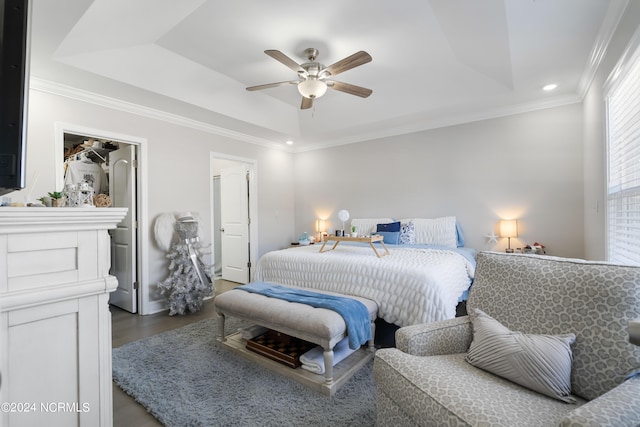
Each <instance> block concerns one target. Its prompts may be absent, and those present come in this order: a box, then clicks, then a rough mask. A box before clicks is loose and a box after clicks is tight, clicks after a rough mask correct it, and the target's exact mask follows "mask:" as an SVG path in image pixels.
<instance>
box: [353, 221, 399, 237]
mask: <svg viewBox="0 0 640 427" xmlns="http://www.w3.org/2000/svg"><path fill="white" fill-rule="evenodd" d="M390 222H394V220H393V218H353V219H352V220H351V226H352V227H353V226H354V225H355V227H356V231H357V232H358V234H360V235H363V236H366V235H371V234H375V232H376V231H377V227H376V226H377V225H378V224H388V223H390ZM348 232H351V229H349V230H348Z"/></svg>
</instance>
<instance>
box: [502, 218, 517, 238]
mask: <svg viewBox="0 0 640 427" xmlns="http://www.w3.org/2000/svg"><path fill="white" fill-rule="evenodd" d="M500 237H518V221H517V220H515V219H503V220H500Z"/></svg>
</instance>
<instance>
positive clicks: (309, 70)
mask: <svg viewBox="0 0 640 427" xmlns="http://www.w3.org/2000/svg"><path fill="white" fill-rule="evenodd" d="M264 53H266V54H267V55H269V56H270V57H272V58H273V59H275V60H276V61H279V62H281V63H282V64H284V65H286V66H287V67H289V68H290V69H292V70H293V71H295V72H296V73H297V74H298V80H289V81H284V82H277V83H268V84H264V85H258V86H250V87H248V88H247V90H248V91H254V90H261V89H267V88H271V87H276V86H284V85H297V86H298V92H300V95H302V104H301V105H300V109H302V110H306V109H308V108H311V107H312V106H313V100H314V99H317V98H320V97H321V96H322V95H324V94H325V93H326V92H327V88H330V89H334V90H338V91H340V92H344V93H348V94H351V95H356V96H359V97H362V98H366V97H368V96H369V95H371V93H373V91H372V90H371V89H367V88H365V87H362V86H356V85H352V84H349V83H343V82H337V81H335V80H331V79H332V78H333V77H334V76H336V75H338V74H340V73H344V72H345V71H348V70H350V69H352V68H355V67H358V66H360V65H363V64H366V63H367V62H371V59H372V58H371V55H369V54H368V53H367V52H365V51H362V50H361V51H360V52H356V53H354V54H353V55H351V56H347V57H346V58H344V59H341V60H340V61H338V62H336V63H334V64H332V65H329V66H328V67H325V66H324V65H322V64H321V63H319V62H317V61H316V57H317V56H318V53H319V52H318V49H314V48H308V49H305V51H304V55H305V56H306V57H307V59H308V60H309V62H305V63H304V64H298V63H297V62H295V61H294V60H293V59H291V58H289V57H288V56H287V55H285V54H284V53H282V52H280V51H279V50H265V51H264Z"/></svg>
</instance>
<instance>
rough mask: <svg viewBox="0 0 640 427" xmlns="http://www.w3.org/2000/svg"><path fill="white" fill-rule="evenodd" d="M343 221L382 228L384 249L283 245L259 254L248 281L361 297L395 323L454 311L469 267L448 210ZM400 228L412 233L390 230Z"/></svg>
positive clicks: (367, 230)
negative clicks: (429, 215) (380, 253)
mask: <svg viewBox="0 0 640 427" xmlns="http://www.w3.org/2000/svg"><path fill="white" fill-rule="evenodd" d="M396 223H399V224H400V227H401V231H399V232H396V231H389V229H390V228H389V227H388V226H387V225H388V224H394V225H395V224H396ZM351 225H352V226H355V227H357V229H358V230H359V233H360V234H361V235H367V234H383V235H385V245H386V246H387V248H388V249H389V252H390V254H389V255H388V256H385V257H382V258H378V257H376V256H375V254H374V253H373V251H372V250H371V248H370V247H369V245H368V244H361V243H356V242H342V243H341V244H340V245H339V246H338V247H337V248H336V249H335V250H333V251H329V252H323V253H320V252H319V250H320V246H321V245H318V244H316V245H310V246H304V247H298V248H295V249H283V250H278V251H273V252H269V253H266V254H264V255H263V256H262V257H261V258H260V260H259V261H258V264H257V266H256V271H255V280H259V281H265V282H271V283H277V284H281V285H290V286H301V287H308V288H313V289H320V290H325V291H331V292H340V293H343V294H346V295H356V296H360V297H364V298H368V299H371V300H374V301H376V302H377V304H378V316H379V317H380V318H382V319H384V320H385V321H386V322H388V323H391V324H395V325H397V326H408V325H414V324H419V323H426V322H433V321H438V320H444V319H450V318H453V317H455V313H456V306H457V304H458V302H460V301H462V300H464V299H466V293H467V292H468V289H469V286H470V285H471V283H472V281H473V276H474V271H475V251H474V250H473V249H470V248H465V247H464V246H462V245H461V242H462V238H461V231H460V228H459V226H458V225H457V222H456V220H455V217H444V218H437V219H428V220H427V219H425V220H423V219H417V218H414V219H406V220H400V221H393V220H392V219H390V218H378V219H361V220H359V219H354V220H352V222H351ZM379 225H382V227H379ZM379 228H383V229H384V230H383V231H378V229H379ZM402 228H405V230H402ZM407 228H413V230H412V231H413V240H411V239H408V238H407V237H406V236H404V239H405V240H404V242H403V243H400V239H399V234H398V235H396V234H395V233H400V234H402V233H403V231H405V232H406V231H407ZM387 236H389V239H387Z"/></svg>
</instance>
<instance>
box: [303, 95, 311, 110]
mask: <svg viewBox="0 0 640 427" xmlns="http://www.w3.org/2000/svg"><path fill="white" fill-rule="evenodd" d="M311 107H313V99H311V98H307V97H305V96H303V97H302V104H300V109H301V110H308V109H309V108H311Z"/></svg>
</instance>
